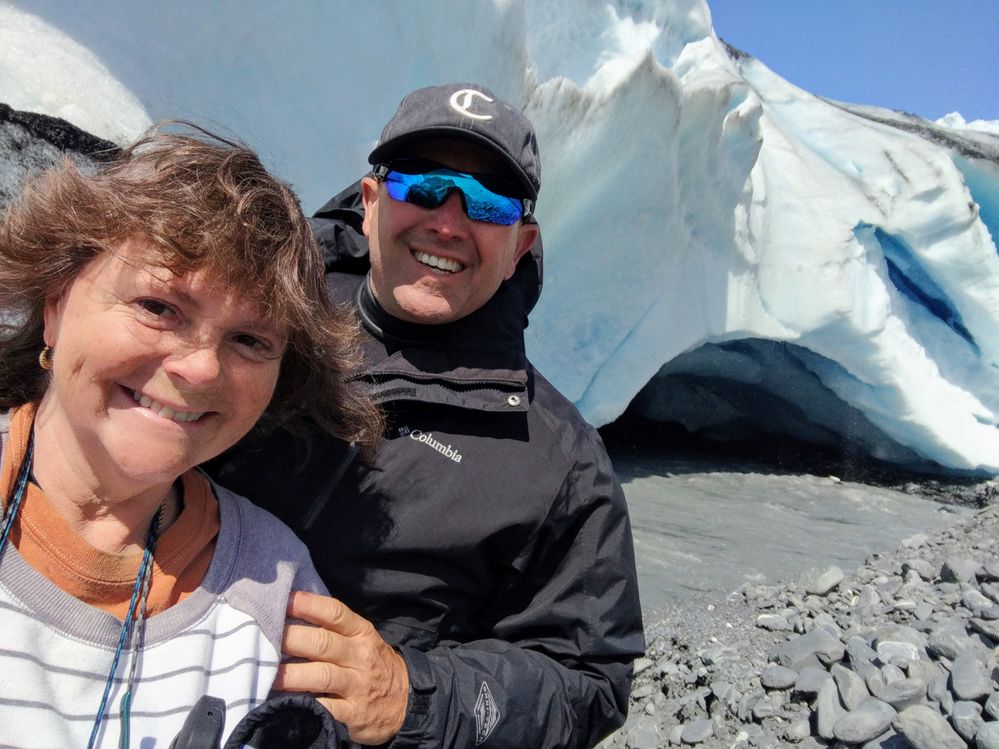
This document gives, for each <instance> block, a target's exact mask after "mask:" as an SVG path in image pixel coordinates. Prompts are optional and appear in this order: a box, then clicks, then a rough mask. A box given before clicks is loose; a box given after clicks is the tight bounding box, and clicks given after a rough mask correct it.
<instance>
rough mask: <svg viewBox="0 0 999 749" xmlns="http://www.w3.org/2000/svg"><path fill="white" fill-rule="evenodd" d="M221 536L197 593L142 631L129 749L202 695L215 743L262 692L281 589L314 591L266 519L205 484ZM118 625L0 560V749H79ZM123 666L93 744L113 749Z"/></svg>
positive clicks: (291, 540) (161, 740)
mask: <svg viewBox="0 0 999 749" xmlns="http://www.w3.org/2000/svg"><path fill="white" fill-rule="evenodd" d="M213 488H214V490H215V494H216V496H217V497H218V500H219V514H220V521H221V527H220V530H219V536H218V540H217V543H216V546H215V554H214V556H213V558H212V561H211V565H210V566H209V569H208V572H207V574H206V575H205V579H204V580H203V581H202V583H201V586H200V587H199V588H198V589H197V590H196V591H195V592H194V593H192V594H191V595H190V596H189V597H188V598H186V599H185V600H183V601H181V602H180V603H178V604H176V605H174V606H172V607H171V608H169V609H167V610H166V611H164V612H162V613H160V614H158V615H156V616H154V617H152V618H151V619H149V620H148V621H147V623H146V627H145V644H144V647H143V648H142V651H141V654H140V656H139V661H138V664H137V669H136V687H135V689H134V694H133V701H132V709H131V721H130V729H131V730H130V734H131V736H130V738H131V741H130V744H131V746H132V747H141V749H166V748H167V747H169V745H170V742H171V741H172V740H173V738H174V736H176V734H177V733H178V732H179V731H180V728H181V726H182V725H183V723H184V719H185V718H186V717H187V714H188V712H189V711H190V709H191V707H193V705H194V703H195V702H197V700H198V698H199V697H201V696H202V695H204V694H210V695H212V696H213V697H220V698H222V699H223V700H225V703H226V724H225V731H224V735H226V736H227V735H228V734H229V732H230V731H231V730H232V729H233V727H235V725H236V724H237V723H238V722H239V720H240V719H241V718H242V717H243V716H244V715H246V713H247V712H249V711H250V710H252V709H253V708H254V707H256V706H257V705H259V704H260V703H261V702H263V701H264V700H265V699H266V698H267V696H268V693H269V692H270V688H271V684H272V682H273V680H274V675H275V673H276V669H277V665H278V663H279V661H280V657H281V656H280V644H281V635H282V630H283V628H284V623H285V607H286V605H287V601H288V594H289V592H290V591H291V590H293V589H294V590H310V591H316V592H321V593H325V592H326V591H325V588H324V586H323V584H322V582H321V581H320V580H319V576H318V575H317V574H316V572H315V570H314V569H313V567H312V563H311V561H310V560H309V556H308V552H307V551H306V549H305V547H304V546H303V545H302V544H301V542H299V541H298V539H297V538H295V536H294V534H292V532H291V531H290V530H288V528H287V527H285V526H284V525H282V524H281V523H280V522H279V521H278V520H277V519H276V518H274V516H272V515H270V514H269V513H267V512H265V511H264V510H261V509H260V508H258V507H255V506H254V505H252V504H250V502H248V501H247V500H246V499H243V498H242V497H239V496H237V495H235V494H233V493H232V492H230V491H228V490H226V489H223V488H221V487H218V486H217V485H214V486H213ZM120 628H121V623H120V622H119V620H117V619H115V618H114V617H113V616H111V615H110V614H108V613H106V612H103V611H101V610H99V609H96V608H94V607H92V606H89V605H87V604H85V603H83V602H81V601H79V600H78V599H76V598H74V597H72V596H70V595H69V594H67V593H65V592H64V591H62V590H61V589H59V588H58V587H56V586H55V585H54V584H53V583H51V582H50V581H49V580H48V579H47V578H45V577H44V576H42V575H41V574H40V573H39V572H37V571H36V570H35V569H34V568H33V567H31V566H30V565H28V564H27V562H25V560H24V559H23V557H21V555H20V554H19V553H18V552H17V549H15V548H14V547H13V546H12V545H11V544H8V545H7V548H6V549H5V550H4V553H3V557H2V559H0V749H4V748H6V747H17V749H42V748H44V749H66V748H67V747H85V746H86V745H87V739H88V738H89V736H90V731H91V728H92V726H93V724H94V718H95V713H96V711H97V708H98V705H99V704H100V699H101V694H102V693H103V690H104V684H105V680H106V679H107V674H108V671H109V670H110V668H111V662H112V659H113V655H114V649H115V645H116V644H117V641H118V635H119V632H120ZM127 670H128V661H127V660H126V658H125V656H124V655H123V656H122V661H121V663H120V665H119V667H118V672H117V673H118V679H117V681H116V682H115V685H114V687H113V688H112V692H111V699H110V701H109V712H108V714H107V716H106V717H105V720H104V722H103V724H102V727H101V733H100V735H99V741H98V744H97V745H98V746H99V747H102V748H107V749H114V748H116V747H117V746H118V737H119V730H120V728H121V725H120V722H119V717H120V715H119V703H120V700H121V695H122V692H123V689H124V687H123V685H122V682H123V681H124V678H125V675H126V674H127Z"/></svg>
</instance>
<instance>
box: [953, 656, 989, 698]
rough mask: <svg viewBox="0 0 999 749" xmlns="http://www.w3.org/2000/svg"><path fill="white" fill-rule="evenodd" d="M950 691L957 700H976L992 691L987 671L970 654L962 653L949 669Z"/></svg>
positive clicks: (983, 665)
mask: <svg viewBox="0 0 999 749" xmlns="http://www.w3.org/2000/svg"><path fill="white" fill-rule="evenodd" d="M950 691H951V692H953V693H954V696H955V697H957V699H959V700H971V701H975V700H978V699H980V698H982V697H984V696H986V695H987V694H989V693H990V692H991V691H992V684H991V680H990V679H989V674H988V671H986V669H985V664H983V663H982V662H981V661H980V660H978V658H976V657H975V656H974V655H973V654H972V653H962V654H961V655H959V656H958V657H957V658H955V659H954V663H953V664H952V665H951V668H950Z"/></svg>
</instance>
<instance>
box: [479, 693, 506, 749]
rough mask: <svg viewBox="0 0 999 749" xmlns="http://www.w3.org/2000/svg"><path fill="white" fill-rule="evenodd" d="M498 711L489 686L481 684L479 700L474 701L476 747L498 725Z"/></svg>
mask: <svg viewBox="0 0 999 749" xmlns="http://www.w3.org/2000/svg"><path fill="white" fill-rule="evenodd" d="M499 719H500V711H499V708H498V707H496V700H494V699H493V693H492V692H490V691H489V686H488V685H487V684H486V683H485V682H482V686H481V687H480V688H479V698H478V699H477V700H476V701H475V745H476V746H478V745H479V744H481V743H482V742H483V741H485V740H486V739H488V738H489V734H491V733H492V732H493V729H494V728H496V724H497V723H499Z"/></svg>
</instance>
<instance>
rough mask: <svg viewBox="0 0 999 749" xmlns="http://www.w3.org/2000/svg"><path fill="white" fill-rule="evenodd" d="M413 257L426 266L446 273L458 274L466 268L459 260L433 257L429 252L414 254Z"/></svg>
mask: <svg viewBox="0 0 999 749" xmlns="http://www.w3.org/2000/svg"><path fill="white" fill-rule="evenodd" d="M413 257H415V258H416V259H417V261H419V262H421V263H423V264H424V265H429V266H430V267H431V268H436V269H437V270H442V271H444V272H445V273H457V272H458V271H460V270H463V269H464V267H465V266H464V265H462V264H461V263H459V262H458V261H457V260H449V259H448V258H446V257H437V256H436V255H431V254H430V253H427V252H420V251H417V252H414V253H413Z"/></svg>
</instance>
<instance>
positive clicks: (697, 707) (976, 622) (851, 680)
mask: <svg viewBox="0 0 999 749" xmlns="http://www.w3.org/2000/svg"><path fill="white" fill-rule="evenodd" d="M973 494H974V496H973V497H971V495H969V497H971V498H972V499H973V500H974V501H975V502H977V504H978V505H979V506H982V505H984V507H983V508H982V509H979V510H978V511H977V512H975V513H973V514H971V515H969V516H967V517H965V518H963V519H961V520H959V521H958V522H957V523H954V524H951V525H949V526H948V527H946V528H944V529H942V530H937V531H927V532H921V533H916V534H914V535H912V536H910V537H908V538H906V539H905V540H904V541H903V543H902V544H901V545H900V546H899V547H898V548H897V549H895V550H894V551H890V552H878V553H873V554H871V555H870V556H868V557H867V559H866V560H865V562H864V563H863V564H862V565H860V566H859V567H858V568H856V569H854V570H852V571H844V570H843V569H841V568H840V567H838V566H836V565H830V566H828V567H827V568H824V569H818V570H810V571H803V573H802V575H801V579H800V581H799V582H797V583H791V584H778V585H763V584H752V583H749V584H746V585H744V586H742V587H741V588H740V589H739V590H738V591H736V592H735V593H733V594H731V595H728V596H724V595H721V594H719V595H717V596H716V597H714V598H712V597H711V596H703V595H702V596H698V597H696V598H693V599H688V600H683V601H678V602H674V603H673V604H672V605H670V606H667V607H665V608H664V609H662V610H660V611H658V612H657V613H656V614H655V615H654V616H651V617H650V615H649V614H647V617H646V618H647V621H646V630H647V638H648V648H647V652H646V657H645V658H643V659H640V660H639V661H638V662H637V663H636V678H635V683H634V690H633V694H632V704H631V712H630V716H629V718H628V722H627V723H626V724H625V726H624V727H623V728H622V729H621V730H620V731H618V732H617V733H615V734H614V735H612V736H611V737H609V738H608V739H606V740H605V741H604V742H603V743H602V744H601V749H654V748H655V747H693V748H695V749H696V748H698V747H700V748H702V749H714V748H715V747H726V748H727V747H791V748H795V747H797V748H800V749H812V748H814V747H844V748H845V747H863V748H864V749H875V748H877V749H906V748H911V747H915V748H916V749H923V748H925V749H947V748H948V747H955V749H965V748H966V747H999V502H997V501H996V500H997V498H999V482H997V481H995V480H993V481H990V482H984V483H982V484H980V485H979V486H978V487H976V488H975V489H974V493H973Z"/></svg>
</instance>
